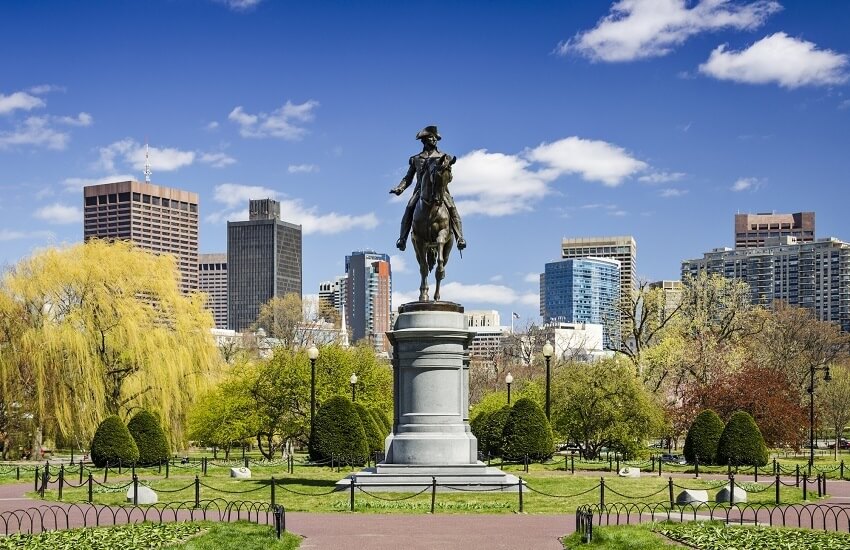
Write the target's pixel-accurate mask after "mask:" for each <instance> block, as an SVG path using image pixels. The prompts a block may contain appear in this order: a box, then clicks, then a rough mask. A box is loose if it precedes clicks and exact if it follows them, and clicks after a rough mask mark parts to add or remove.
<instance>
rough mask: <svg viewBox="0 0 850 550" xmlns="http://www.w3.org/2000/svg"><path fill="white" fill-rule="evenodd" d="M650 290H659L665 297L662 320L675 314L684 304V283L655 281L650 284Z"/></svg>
mask: <svg viewBox="0 0 850 550" xmlns="http://www.w3.org/2000/svg"><path fill="white" fill-rule="evenodd" d="M649 288H658V289H660V290H661V292H663V295H664V308H663V309H662V311H661V312H660V313H661V316H662V319H663V318H664V317H667V316H668V315H669V314H670V313H671V312H673V311H674V310H675V309H676V308H677V307H679V304H681V303H682V289H683V287H682V281H655V282H653V283H649Z"/></svg>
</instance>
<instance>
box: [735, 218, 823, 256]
mask: <svg viewBox="0 0 850 550" xmlns="http://www.w3.org/2000/svg"><path fill="white" fill-rule="evenodd" d="M775 237H796V238H797V242H804V243H810V242H812V241H814V240H815V213H814V212H797V213H796V214H775V213H770V212H768V213H759V214H735V248H759V247H762V246H764V245H765V242H766V241H767V239H771V238H775Z"/></svg>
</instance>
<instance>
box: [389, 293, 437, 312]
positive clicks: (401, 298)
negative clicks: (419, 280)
mask: <svg viewBox="0 0 850 550" xmlns="http://www.w3.org/2000/svg"><path fill="white" fill-rule="evenodd" d="M441 297H442V296H441ZM417 300H419V291H418V290H411V291H409V292H402V291H400V290H394V291H393V306H392V307H393V310H396V309H398V306H400V305H401V304H406V303H408V302H415V301H417Z"/></svg>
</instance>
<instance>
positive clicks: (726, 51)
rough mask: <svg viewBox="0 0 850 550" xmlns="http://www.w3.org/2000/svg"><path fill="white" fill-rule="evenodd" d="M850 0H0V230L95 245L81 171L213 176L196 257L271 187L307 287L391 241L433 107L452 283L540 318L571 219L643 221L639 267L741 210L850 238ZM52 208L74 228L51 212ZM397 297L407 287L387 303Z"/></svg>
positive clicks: (22, 252)
mask: <svg viewBox="0 0 850 550" xmlns="http://www.w3.org/2000/svg"><path fill="white" fill-rule="evenodd" d="M848 24H850V3H847V2H832V1H807V2H802V1H799V2H772V1H758V0H757V1H741V2H723V1H720V0H713V1H702V2H683V1H676V0H655V1H650V0H629V1H623V2H619V3H615V4H611V3H609V2H568V1H562V2H524V3H518V2H507V1H473V2H463V3H457V2H429V3H423V2H419V3H413V2H357V3H355V2H298V3H295V2H283V1H272V0H265V1H252V0H241V1H235V0H234V1H230V2H228V1H224V0H222V1H218V2H216V1H208V0H170V1H156V0H151V1H141V0H139V1H103V2H85V3H69V2H59V1H57V2H49V1H41V2H26V1H11V2H4V3H3V4H2V5H0V167H2V170H0V189H2V194H0V250H2V255H1V256H2V257H0V261H3V262H4V263H14V262H15V261H16V260H18V259H19V258H21V257H23V256H26V255H28V254H30V253H31V252H32V251H33V250H34V249H37V248H39V247H43V246H46V245H51V244H62V243H73V242H78V241H80V240H81V234H82V222H81V218H82V216H81V203H82V195H81V191H80V190H81V188H82V186H83V185H85V184H86V183H94V182H99V181H110V180H112V179H116V178H117V179H124V178H123V177H121V176H130V177H132V178H134V179H139V180H140V179H142V178H143V176H142V169H143V148H144V145H143V144H144V143H145V140H146V139H147V140H148V141H149V142H150V145H151V148H152V164H153V178H152V180H153V182H154V183H158V184H161V185H166V186H170V187H177V188H182V189H187V190H191V191H195V192H198V193H199V194H200V197H201V199H200V203H201V204H200V211H201V219H202V222H201V251H202V252H217V251H224V250H225V234H226V220H227V219H241V218H242V217H244V216H246V210H247V200H248V198H251V197H255V198H262V197H266V196H274V197H276V198H278V199H279V200H281V201H282V202H283V217H284V219H287V220H289V221H295V222H298V223H302V224H303V225H304V232H305V236H304V291H305V293H306V294H312V293H316V292H317V290H318V283H319V282H320V281H323V280H329V279H332V278H333V277H334V276H336V275H340V274H342V273H343V269H344V268H343V259H344V256H345V254H347V253H350V252H351V251H352V250H359V249H364V248H371V249H374V250H377V251H380V252H387V253H390V254H394V255H399V256H397V257H394V258H393V260H394V261H393V269H394V281H393V286H394V291H395V292H396V297H397V298H398V299H406V298H409V297H411V296H413V295H414V291H415V290H416V288H417V287H418V274H416V273H414V272H413V271H414V268H415V259H414V257H413V253H412V251H411V249H410V247H408V251H407V252H405V253H402V254H399V253H398V251H396V250H395V248H394V243H395V240H396V238H397V233H398V221H399V219H400V217H401V214H402V210H403V207H404V204H405V201H406V200H407V197H408V196H409V193H410V191H408V192H407V193H406V194H405V195H404V196H403V198H402V199H394V198H391V196H390V195H389V194H388V190H389V189H390V188H391V187H393V186H394V185H395V184H397V183H398V180H399V178H400V177H401V176H402V175H403V174H404V171H405V169H406V164H407V158H408V157H409V156H410V155H412V154H414V153H416V152H418V151H419V150H420V148H421V146H420V145H419V143H418V142H417V141H416V140H415V139H414V136H415V134H416V132H417V130H419V129H420V128H421V127H423V126H426V125H430V124H436V125H438V126H439V129H440V132H441V134H442V136H443V139H442V141H441V142H440V147H441V149H443V150H445V151H447V152H450V153H452V154H455V155H457V156H458V158H459V160H458V163H457V165H456V167H455V179H454V181H453V183H452V184H451V189H452V192H453V194H454V196H455V199H456V201H457V203H458V206H459V209H460V212H461V214H462V215H463V218H464V229H465V233H466V237H467V241H468V242H469V248H468V249H467V250H466V251H464V256H463V258H462V259H460V258H459V257H458V256H457V254H456V253H455V254H454V255H453V257H452V258H451V261H450V263H449V265H448V279H447V282H449V284H448V285H447V286H446V288H445V291H444V293H443V294H444V295H443V297H444V298H446V299H452V300H455V301H459V302H461V303H463V304H464V305H465V306H467V308H483V309H497V310H499V311H500V312H501V313H502V318H503V322H508V321H509V317H510V312H511V311H517V312H519V313H520V314H521V315H522V316H523V317H529V318H530V317H533V316H536V314H537V310H538V306H537V282H536V281H537V279H536V274H537V273H539V272H540V271H542V270H543V265H544V263H546V262H547V261H551V260H553V259H556V258H558V256H559V249H560V241H561V238H562V237H564V236H569V237H580V236H599V235H623V234H630V235H634V237H635V238H636V240H637V243H638V263H637V271H638V275H639V276H640V277H643V278H645V279H648V280H656V279H662V278H667V279H670V278H678V275H679V268H680V262H681V260H683V259H686V258H695V257H700V256H701V255H702V253H703V252H705V251H707V250H709V249H711V248H714V247H718V246H731V245H732V244H733V215H734V214H735V212H738V211H740V212H757V211H758V212H762V211H773V210H775V211H778V212H791V211H795V212H796V211H800V210H813V211H815V212H816V216H817V234H818V236H820V237H827V236H836V237H839V238H842V239H844V240H850V227H848V225H847V222H846V211H847V206H846V205H847V199H848V198H850V193H848V191H847V188H846V185H847V174H850V154H848V143H850V140H848V135H847V134H848V128H850V95H848V91H850V90H848V83H849V82H850V81H849V80H848V77H849V76H850V57H848V56H850V34H848V33H847V28H848ZM60 222H61V223H60ZM396 305H397V304H396Z"/></svg>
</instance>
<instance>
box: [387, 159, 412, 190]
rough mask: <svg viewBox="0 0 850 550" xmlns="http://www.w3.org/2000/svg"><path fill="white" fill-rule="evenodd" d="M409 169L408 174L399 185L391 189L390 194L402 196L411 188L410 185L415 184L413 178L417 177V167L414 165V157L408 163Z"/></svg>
mask: <svg viewBox="0 0 850 550" xmlns="http://www.w3.org/2000/svg"><path fill="white" fill-rule="evenodd" d="M408 164H409V167H408V169H407V174H405V175H404V177H403V178H401V181H400V182H398V185H396V186H395V187H393V188H392V189H390V193H392V194H394V195H401V194H402V193H404V190H405V189H407V188H408V187H410V184H411V183H413V176H415V175H416V167H415V166H414V165H413V157H411V158H410V161H409V162H408Z"/></svg>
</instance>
